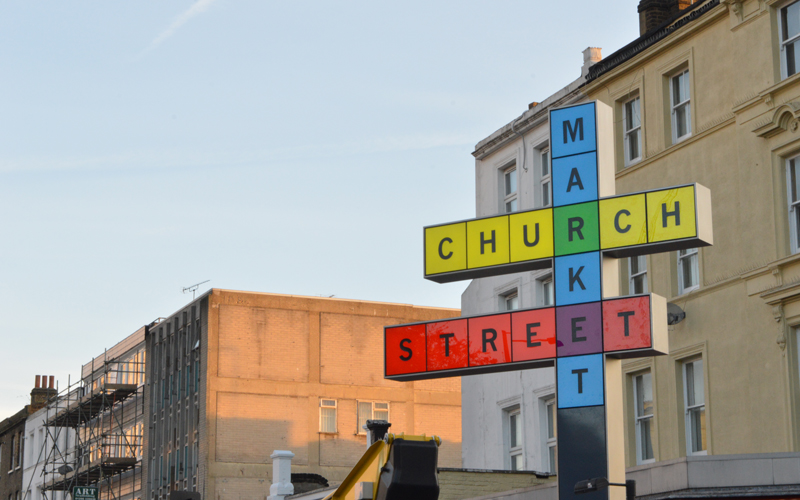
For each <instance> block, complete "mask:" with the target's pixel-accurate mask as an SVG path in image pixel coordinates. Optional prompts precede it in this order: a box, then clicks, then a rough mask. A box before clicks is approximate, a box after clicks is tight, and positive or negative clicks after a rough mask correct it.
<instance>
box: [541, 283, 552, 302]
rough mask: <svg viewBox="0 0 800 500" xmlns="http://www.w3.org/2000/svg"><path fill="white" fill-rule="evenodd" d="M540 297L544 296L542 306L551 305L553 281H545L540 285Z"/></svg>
mask: <svg viewBox="0 0 800 500" xmlns="http://www.w3.org/2000/svg"><path fill="white" fill-rule="evenodd" d="M542 295H544V297H543V298H544V301H543V302H544V305H546V306H552V305H553V280H547V281H545V282H543V283H542Z"/></svg>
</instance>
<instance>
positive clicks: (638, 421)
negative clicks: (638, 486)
mask: <svg viewBox="0 0 800 500" xmlns="http://www.w3.org/2000/svg"><path fill="white" fill-rule="evenodd" d="M645 375H649V376H650V393H651V394H652V398H653V401H652V402H653V412H652V413H651V414H650V415H647V414H642V415H639V398H640V396H639V387H640V385H639V381H640V380H641V381H642V382H644V376H645ZM632 379H633V419H634V429H635V433H636V465H642V464H649V463H653V462H655V461H656V459H655V449H654V448H653V443H652V440H651V442H650V449H651V451H652V453H653V456H652V457H651V458H645V456H644V453H643V451H644V450H643V448H642V444H643V442H642V434H643V432H642V431H643V430H644V429H643V426H642V422H644V421H645V420H649V423H650V429H651V432H652V429H653V424H654V423H655V416H656V412H655V399H656V398H655V393H654V392H653V375H652V372H651V371H650V370H646V371H644V372H639V373H635V374H633V375H632Z"/></svg>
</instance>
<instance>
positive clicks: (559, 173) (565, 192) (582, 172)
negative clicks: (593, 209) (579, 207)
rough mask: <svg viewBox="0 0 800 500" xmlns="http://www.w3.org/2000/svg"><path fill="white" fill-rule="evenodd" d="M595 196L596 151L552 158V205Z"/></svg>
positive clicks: (590, 198) (592, 198)
mask: <svg viewBox="0 0 800 500" xmlns="http://www.w3.org/2000/svg"><path fill="white" fill-rule="evenodd" d="M597 198H598V196H597V153H596V152H591V153H585V154H580V155H576V156H568V157H566V158H559V159H556V160H553V206H555V207H560V206H563V205H572V204H573V203H582V202H584V201H594V200H596V199H597Z"/></svg>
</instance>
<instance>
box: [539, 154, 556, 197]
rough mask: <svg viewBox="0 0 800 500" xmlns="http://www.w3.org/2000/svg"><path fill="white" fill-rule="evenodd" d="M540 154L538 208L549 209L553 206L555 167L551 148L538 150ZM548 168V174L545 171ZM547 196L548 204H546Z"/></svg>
mask: <svg viewBox="0 0 800 500" xmlns="http://www.w3.org/2000/svg"><path fill="white" fill-rule="evenodd" d="M537 152H538V154H539V172H538V174H539V179H538V181H537V193H538V199H537V204H538V206H537V208H547V207H550V206H552V205H553V182H552V179H553V165H552V162H551V161H550V160H551V159H550V147H549V146H545V147H543V148H540V149H537ZM545 168H547V173H545V172H544V169H545ZM545 194H546V196H547V202H545Z"/></svg>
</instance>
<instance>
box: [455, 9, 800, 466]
mask: <svg viewBox="0 0 800 500" xmlns="http://www.w3.org/2000/svg"><path fill="white" fill-rule="evenodd" d="M680 9H682V10H680ZM638 10H639V12H638V14H639V20H640V26H641V27H642V30H643V31H644V32H643V33H642V36H641V37H640V38H639V39H637V40H634V41H632V42H631V43H630V44H629V45H627V46H626V47H623V48H622V49H620V50H618V51H617V52H615V53H613V54H611V55H610V56H608V57H606V58H605V59H602V60H601V59H600V57H599V49H587V51H586V53H585V54H584V55H585V63H584V68H583V72H582V73H583V75H582V76H581V78H579V79H578V80H576V81H575V82H573V83H572V84H570V85H568V86H567V87H565V88H564V89H562V91H560V92H559V93H557V94H555V95H553V96H551V97H550V98H548V99H546V100H545V101H543V102H541V103H534V104H533V105H531V107H530V109H529V110H527V111H526V112H525V113H523V114H522V115H521V116H520V117H519V118H517V119H515V120H513V121H512V122H510V123H508V124H507V125H505V126H504V127H503V128H501V129H499V130H498V131H496V132H495V133H494V134H492V135H490V136H489V137H487V138H486V139H484V140H483V141H481V142H480V143H478V145H477V146H476V149H475V151H474V153H473V155H474V156H475V158H476V171H475V172H476V194H477V199H476V212H477V215H478V216H486V215H494V214H499V213H506V212H511V211H517V210H527V209H532V208H538V207H544V206H548V205H549V203H550V197H549V195H548V193H547V189H549V182H550V177H549V175H550V172H549V165H548V163H547V159H546V158H547V154H548V145H549V138H548V137H547V134H548V131H547V113H548V110H549V109H550V108H552V107H559V106H564V105H567V104H573V103H578V102H583V101H588V100H599V101H601V102H603V103H605V104H607V105H608V106H610V107H611V108H612V109H613V112H614V127H615V131H614V136H615V141H616V144H615V160H616V192H617V194H624V193H632V192H638V191H644V190H649V189H657V188H662V187H667V186H674V185H680V184H688V183H693V182H698V183H700V184H702V185H704V186H706V187H708V188H709V189H710V190H711V198H712V205H713V219H714V236H715V238H714V246H711V247H706V248H701V249H695V250H688V251H681V252H671V253H663V254H655V255H652V256H647V257H639V258H632V259H623V260H621V261H620V277H619V280H620V290H621V293H622V294H623V295H627V294H634V293H647V292H652V293H656V294H659V295H662V296H664V297H666V298H667V300H668V302H670V303H672V304H674V305H677V306H678V307H680V308H681V309H682V310H683V311H685V319H684V320H683V321H681V322H680V323H677V324H674V325H672V326H670V331H669V341H670V354H669V355H667V356H660V357H656V358H643V359H638V360H627V361H624V362H623V371H624V375H623V377H624V383H625V387H626V391H625V415H626V446H627V453H626V461H627V465H628V466H629V467H633V468H635V467H637V466H648V464H651V463H654V462H662V461H668V460H680V459H683V458H684V457H697V456H704V455H732V454H751V453H759V454H760V453H780V452H797V451H800V428H799V427H798V426H800V418H799V417H800V415H799V414H798V413H799V412H800V373H799V372H798V349H799V348H800V285H799V284H798V283H800V244H799V243H798V241H800V239H798V234H800V230H799V229H798V228H800V215H798V214H799V213H800V212H798V210H800V203H798V202H799V201H800V194H798V193H800V182H798V181H797V178H800V177H798V175H797V174H798V172H797V168H798V165H800V135H798V132H797V131H798V123H799V122H798V118H800V111H798V110H800V76H798V75H797V69H798V67H800V65H798V62H800V61H799V60H798V59H797V58H800V52H796V51H795V43H798V42H797V40H798V39H800V2H797V1H774V0H742V1H738V0H701V1H696V2H693V3H692V2H677V1H673V2H654V1H647V0H643V1H641V2H640V4H639V9H638ZM631 22H636V17H635V14H634V13H633V11H632V15H631ZM797 48H798V49H800V46H798V47H797ZM520 136H522V138H521V137H520ZM549 279H550V277H549V274H548V271H543V272H542V271H539V272H532V273H519V274H514V275H506V276H499V277H493V278H485V279H479V280H475V281H473V282H472V283H471V284H470V286H469V287H468V288H467V290H466V291H465V292H464V295H463V296H462V310H463V311H464V314H465V315H469V314H476V313H484V312H490V311H501V310H505V309H514V308H518V307H534V306H537V305H548V304H552V298H551V297H552V295H551V294H552V285H551V282H550V281H549ZM554 397H555V394H554V390H553V375H552V369H543V370H537V371H529V372H520V373H514V374H496V375H487V376H476V377H465V378H464V379H463V382H462V401H463V410H464V416H465V418H464V438H465V439H464V443H463V450H464V465H465V466H466V467H483V468H500V467H506V468H514V467H518V468H519V467H521V468H526V469H540V470H552V467H553V466H552V465H551V464H552V458H553V457H554V456H555V454H557V449H554V446H555V440H554V437H555V435H556V434H557V428H556V426H555V422H553V421H552V420H551V419H550V418H549V417H550V415H551V414H550V413H548V403H549V404H552V403H550V402H551V401H552V398H554ZM517 433H522V436H521V437H519V434H517ZM512 443H516V444H517V446H511V444H512ZM517 456H521V457H523V458H516V457H517Z"/></svg>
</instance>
